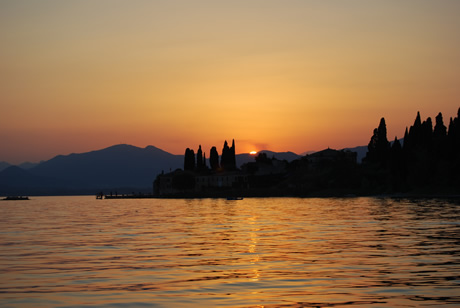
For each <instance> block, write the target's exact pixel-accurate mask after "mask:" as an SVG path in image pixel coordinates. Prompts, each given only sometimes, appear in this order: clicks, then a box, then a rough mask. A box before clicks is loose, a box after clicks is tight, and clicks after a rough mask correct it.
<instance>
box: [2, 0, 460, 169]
mask: <svg viewBox="0 0 460 308" xmlns="http://www.w3.org/2000/svg"><path fill="white" fill-rule="evenodd" d="M459 16H460V1H457V0H450V1H447V0H436V1H423V0H414V1H409V0H406V1H399V0H398V1H392V0H385V1H383V0H382V1H367V0H365V1H364V0H363V1H343V0H337V1H307V0H304V1H300V0H299V1H270V0H263V1H255V0H254V1H251V0H245V1H212V0H208V1H174V0H173V1H172V0H165V1H153V0H152V1H140V0H130V1H118V0H98V1H94V0H89V1H84V0H82V1H70V0H69V1H61V0H56V1H47V0H40V1H35V0H31V1H22V0H11V1H5V0H0V42H1V43H0V44H1V45H0V46H1V47H0V161H7V162H10V163H21V162H24V161H32V162H38V161H40V160H47V159H50V158H52V157H54V156H56V155H58V154H70V153H82V152H87V151H91V150H97V149H102V148H105V147H108V146H111V145H114V144H119V143H127V144H132V145H135V146H139V147H145V146H147V145H154V146H156V147H159V148H161V149H163V150H165V151H168V152H170V153H174V154H183V153H184V151H185V148H186V147H191V148H195V150H196V149H197V148H198V145H199V144H201V145H202V147H203V149H204V150H205V152H206V154H207V155H208V153H209V148H211V147H212V146H214V145H215V146H217V148H218V151H219V153H220V151H221V149H222V145H223V142H224V140H229V141H231V139H235V141H236V151H237V153H243V152H249V151H252V150H262V149H268V150H272V151H293V152H296V153H302V152H305V151H309V150H321V149H324V148H327V147H328V146H329V147H331V148H336V149H340V148H344V147H353V146H358V145H367V143H368V142H369V139H370V137H371V135H372V131H373V129H374V128H375V127H377V126H378V124H379V121H380V118H381V117H385V119H386V123H387V129H388V138H389V139H394V137H395V136H398V137H403V134H404V129H405V127H406V126H409V125H411V124H413V121H414V119H415V116H416V113H417V111H420V113H421V115H422V118H423V119H425V118H427V117H432V118H433V119H434V117H435V116H436V115H437V113H438V112H442V113H443V115H444V123H445V124H446V125H447V124H448V123H449V118H450V117H453V116H455V115H456V113H457V110H458V108H459V107H460V18H459Z"/></svg>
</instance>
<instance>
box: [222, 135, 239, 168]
mask: <svg viewBox="0 0 460 308" xmlns="http://www.w3.org/2000/svg"><path fill="white" fill-rule="evenodd" d="M220 166H221V167H222V169H224V170H226V171H229V170H235V169H236V157H235V140H233V142H232V147H231V148H230V147H229V146H228V143H227V141H225V143H224V147H223V149H222V156H221V158H220Z"/></svg>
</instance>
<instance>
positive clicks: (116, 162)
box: [0, 144, 367, 195]
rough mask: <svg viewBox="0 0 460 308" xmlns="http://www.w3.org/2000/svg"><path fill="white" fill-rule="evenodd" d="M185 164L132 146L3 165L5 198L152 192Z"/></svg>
mask: <svg viewBox="0 0 460 308" xmlns="http://www.w3.org/2000/svg"><path fill="white" fill-rule="evenodd" d="M362 148H365V150H366V151H367V147H357V148H353V149H350V150H353V151H356V152H358V160H359V161H360V159H359V157H361V156H362V152H363V149H362ZM261 152H263V153H266V154H267V156H268V157H275V158H277V159H279V160H287V161H289V162H290V161H293V160H295V159H298V158H300V157H301V155H297V154H295V153H293V152H271V151H261ZM364 155H365V152H364ZM254 158H255V156H254V155H250V154H238V155H236V162H237V166H238V167H240V166H241V165H243V164H245V163H248V162H252V161H254ZM183 163H184V156H183V155H174V154H171V153H168V152H166V151H163V150H161V149H159V148H156V147H154V146H147V147H145V148H139V147H135V146H132V145H127V144H120V145H115V146H111V147H108V148H105V149H102V150H97V151H92V152H87V153H81V154H70V155H59V156H56V157H54V158H52V159H50V160H48V161H44V162H41V163H39V164H32V163H25V164H21V165H19V166H11V165H10V164H8V163H5V162H0V170H1V171H0V195H55V194H85V193H87V194H92V193H94V194H95V193H96V192H98V191H104V192H106V193H107V192H110V191H113V192H115V191H117V192H119V193H131V192H133V190H135V192H139V191H142V192H151V191H152V184H153V180H154V179H155V178H156V176H157V175H158V174H160V173H161V172H163V171H164V172H165V173H166V172H170V171H173V170H176V169H177V168H183Z"/></svg>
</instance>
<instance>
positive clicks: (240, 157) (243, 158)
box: [236, 150, 302, 168]
mask: <svg viewBox="0 0 460 308" xmlns="http://www.w3.org/2000/svg"><path fill="white" fill-rule="evenodd" d="M259 153H265V154H267V156H268V157H270V158H272V157H275V158H276V159H278V160H287V161H288V162H291V161H293V160H296V159H299V158H300V157H302V156H301V155H298V154H296V153H293V152H272V151H268V150H262V151H259V152H257V154H256V155H251V154H248V153H244V154H237V155H236V166H237V167H238V168H240V167H241V166H242V165H243V164H246V163H250V162H253V161H254V159H255V157H256V156H257V155H259Z"/></svg>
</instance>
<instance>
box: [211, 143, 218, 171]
mask: <svg viewBox="0 0 460 308" xmlns="http://www.w3.org/2000/svg"><path fill="white" fill-rule="evenodd" d="M209 155H210V156H209V164H210V165H211V169H212V170H214V171H216V170H217V169H219V153H217V149H216V147H212V148H211V151H210V154H209Z"/></svg>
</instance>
